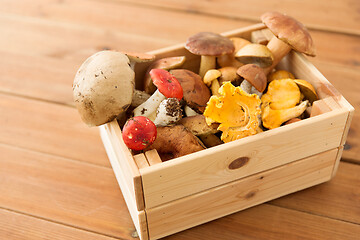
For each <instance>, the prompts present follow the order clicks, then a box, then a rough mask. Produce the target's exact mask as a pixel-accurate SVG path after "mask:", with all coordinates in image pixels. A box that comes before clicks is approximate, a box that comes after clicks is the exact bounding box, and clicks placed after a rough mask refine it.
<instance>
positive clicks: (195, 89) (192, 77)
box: [170, 69, 211, 113]
mask: <svg viewBox="0 0 360 240" xmlns="http://www.w3.org/2000/svg"><path fill="white" fill-rule="evenodd" d="M170 72H171V74H172V75H173V76H174V77H175V78H176V79H177V80H178V81H179V82H180V84H181V87H182V89H183V91H184V101H185V102H186V105H187V106H189V107H190V108H192V109H193V110H194V111H195V112H198V113H203V112H204V110H205V107H206V103H207V101H208V100H209V98H210V96H211V94H210V90H209V88H208V87H207V86H206V85H205V83H204V82H203V80H202V79H201V77H200V76H199V75H198V74H196V73H194V72H192V71H189V70H186V69H174V70H171V71H170Z"/></svg>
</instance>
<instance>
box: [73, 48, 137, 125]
mask: <svg viewBox="0 0 360 240" xmlns="http://www.w3.org/2000/svg"><path fill="white" fill-rule="evenodd" d="M130 65H131V62H130V60H129V58H128V57H127V56H126V55H125V54H123V53H120V52H115V51H101V52H98V53H95V54H94V55H92V56H90V57H89V58H88V59H86V60H85V62H84V63H83V64H82V65H81V67H80V68H79V70H78V72H77V73H76V76H75V79H74V83H73V97H74V101H75V106H76V107H77V109H78V111H79V113H80V116H81V119H82V120H83V121H84V122H85V123H86V124H87V125H88V126H99V125H102V124H104V123H107V122H110V121H112V120H113V119H115V118H116V117H117V116H119V115H123V114H125V112H126V110H127V108H128V107H129V106H130V104H131V101H132V97H133V92H134V85H135V82H134V77H135V73H134V71H133V69H132V68H131V66H130Z"/></svg>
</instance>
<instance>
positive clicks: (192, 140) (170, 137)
mask: <svg viewBox="0 0 360 240" xmlns="http://www.w3.org/2000/svg"><path fill="white" fill-rule="evenodd" d="M151 149H156V150H157V152H158V153H159V155H160V157H161V160H162V161H167V160H169V159H172V158H177V157H181V156H184V155H187V154H190V153H194V152H197V151H200V150H203V149H204V147H202V146H201V144H200V143H199V142H198V140H197V138H196V137H195V136H194V134H192V133H191V132H190V130H188V129H187V128H185V127H184V126H182V125H171V126H165V127H158V128H157V137H156V140H155V142H154V143H153V144H152V145H151V146H149V147H148V148H147V149H146V150H151Z"/></svg>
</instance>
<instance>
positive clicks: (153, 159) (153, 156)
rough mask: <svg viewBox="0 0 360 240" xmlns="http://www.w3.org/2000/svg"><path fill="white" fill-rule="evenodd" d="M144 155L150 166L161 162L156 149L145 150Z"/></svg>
mask: <svg viewBox="0 0 360 240" xmlns="http://www.w3.org/2000/svg"><path fill="white" fill-rule="evenodd" d="M145 157H146V159H147V161H148V162H149V164H150V166H152V165H155V164H159V163H162V161H161V158H160V156H159V153H158V152H157V151H156V149H152V150H150V151H146V152H145Z"/></svg>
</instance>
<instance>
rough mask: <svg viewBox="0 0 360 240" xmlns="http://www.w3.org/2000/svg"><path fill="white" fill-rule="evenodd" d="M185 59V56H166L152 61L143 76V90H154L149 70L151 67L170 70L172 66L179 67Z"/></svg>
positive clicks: (151, 92) (149, 91)
mask: <svg viewBox="0 0 360 240" xmlns="http://www.w3.org/2000/svg"><path fill="white" fill-rule="evenodd" d="M185 60H186V57H185V56H179V57H168V58H161V59H158V60H156V61H154V62H153V63H151V64H150V66H149V67H148V69H147V70H146V73H145V75H144V76H145V77H144V81H143V83H144V91H145V92H146V93H149V94H153V93H154V92H155V91H156V87H155V85H154V84H153V82H152V80H151V77H150V74H149V72H150V71H151V69H155V68H157V69H164V70H171V69H174V68H178V67H181V66H182V65H183V64H184V62H185Z"/></svg>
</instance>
